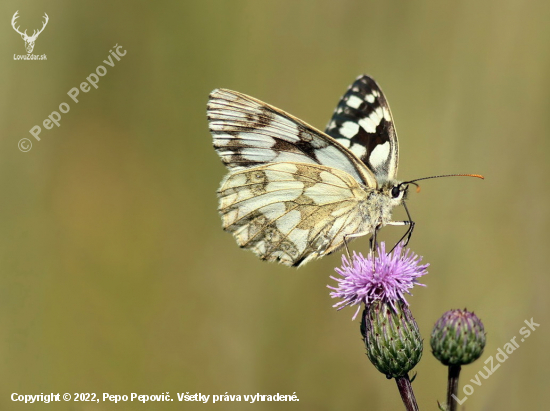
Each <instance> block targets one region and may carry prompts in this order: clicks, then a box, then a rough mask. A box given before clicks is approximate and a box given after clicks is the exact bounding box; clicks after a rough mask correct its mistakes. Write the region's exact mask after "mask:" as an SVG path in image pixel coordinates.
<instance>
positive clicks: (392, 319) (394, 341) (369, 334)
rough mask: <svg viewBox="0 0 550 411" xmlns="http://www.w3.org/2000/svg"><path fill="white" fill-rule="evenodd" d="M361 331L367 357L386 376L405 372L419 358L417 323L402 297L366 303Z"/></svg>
mask: <svg viewBox="0 0 550 411" xmlns="http://www.w3.org/2000/svg"><path fill="white" fill-rule="evenodd" d="M361 334H362V335H363V339H364V341H365V345H366V347H367V355H368V357H369V360H370V361H371V362H372V363H373V365H374V366H375V367H376V369H377V370H378V371H380V372H381V373H382V374H385V375H386V377H387V378H399V377H403V376H405V375H407V373H408V372H409V371H410V370H411V369H412V368H413V367H414V366H415V365H416V364H418V361H420V357H422V337H421V336H420V331H419V330H418V325H417V324H416V321H415V320H414V317H413V316H412V313H411V311H410V310H409V307H408V306H407V305H406V303H404V302H403V301H401V300H396V301H393V304H388V303H386V302H383V301H380V300H376V301H373V302H372V303H371V304H369V305H368V306H367V307H366V308H365V310H364V311H363V320H362V322H361Z"/></svg>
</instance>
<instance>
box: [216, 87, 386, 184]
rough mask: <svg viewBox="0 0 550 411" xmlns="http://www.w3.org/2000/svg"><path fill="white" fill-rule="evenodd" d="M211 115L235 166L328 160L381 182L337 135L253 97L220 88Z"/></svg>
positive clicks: (219, 145) (221, 147)
mask: <svg viewBox="0 0 550 411" xmlns="http://www.w3.org/2000/svg"><path fill="white" fill-rule="evenodd" d="M207 114H208V120H209V126H210V131H211V133H212V135H213V137H214V148H215V149H216V151H217V152H218V154H219V155H220V157H221V159H222V161H223V162H224V164H225V165H226V166H227V167H228V168H229V169H230V170H231V169H240V168H247V167H254V166H258V165H262V164H269V163H279V162H295V163H309V164H322V165H325V166H329V167H334V168H339V169H340V170H342V171H345V172H347V173H348V174H350V175H351V176H353V177H354V178H355V179H356V180H357V181H358V182H360V183H362V184H365V185H367V186H369V187H375V186H376V179H375V177H374V175H373V174H372V173H371V172H370V171H369V170H368V169H367V168H366V167H365V166H364V164H362V163H361V162H360V161H359V160H358V159H357V158H356V157H355V156H354V155H353V154H352V153H350V152H349V151H348V150H346V149H345V148H344V147H342V146H341V145H340V144H338V143H336V142H335V141H334V139H333V138H331V137H329V136H327V135H326V134H325V133H323V132H321V131H319V130H317V129H315V128H313V127H312V126H310V125H309V124H307V123H305V122H303V121H301V120H299V119H297V118H296V117H293V116H291V115H290V114H288V113H285V112H284V111H282V110H279V109H277V108H275V107H273V106H270V105H269V104H266V103H264V102H262V101H259V100H256V99H255V98H253V97H250V96H247V95H245V94H241V93H238V92H236V91H231V90H225V89H218V90H214V91H213V92H212V93H211V95H210V100H209V102H208V110H207Z"/></svg>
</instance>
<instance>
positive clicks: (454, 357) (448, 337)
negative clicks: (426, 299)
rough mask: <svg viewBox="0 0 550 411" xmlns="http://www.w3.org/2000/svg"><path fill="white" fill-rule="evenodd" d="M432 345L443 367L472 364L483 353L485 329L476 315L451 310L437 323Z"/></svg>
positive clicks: (464, 311)
mask: <svg viewBox="0 0 550 411" xmlns="http://www.w3.org/2000/svg"><path fill="white" fill-rule="evenodd" d="M430 344H431V346H432V353H433V355H434V356H435V358H437V359H438V360H439V361H441V363H443V365H466V364H470V363H471V362H474V361H475V360H477V359H478V358H479V357H480V356H481V354H482V353H483V349H484V348H485V329H484V328H483V323H482V322H481V320H480V319H479V318H478V317H477V316H476V315H475V314H474V313H472V312H468V311H466V310H465V309H464V310H450V311H447V312H446V313H445V314H443V315H442V316H441V318H440V319H439V320H437V322H436V323H435V325H434V329H433V331H432V337H431V339H430Z"/></svg>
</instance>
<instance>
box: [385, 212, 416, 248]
mask: <svg viewBox="0 0 550 411" xmlns="http://www.w3.org/2000/svg"><path fill="white" fill-rule="evenodd" d="M403 207H405V211H406V212H407V217H408V218H409V219H408V220H406V221H390V222H389V223H388V225H394V226H395V225H406V226H408V228H407V231H406V232H405V234H403V237H401V238H400V239H399V241H398V242H397V243H395V245H394V246H393V248H392V249H391V250H390V253H391V252H392V251H393V250H394V249H395V247H397V244H399V243H400V242H401V241H403V240H404V239H405V238H406V240H405V242H404V243H403V246H404V247H406V246H407V244H409V241H410V240H411V236H412V233H413V230H414V221H413V220H412V219H411V215H410V213H409V209H408V208H407V205H406V204H405V203H403Z"/></svg>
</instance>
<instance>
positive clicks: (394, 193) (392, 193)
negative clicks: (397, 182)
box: [391, 186, 401, 198]
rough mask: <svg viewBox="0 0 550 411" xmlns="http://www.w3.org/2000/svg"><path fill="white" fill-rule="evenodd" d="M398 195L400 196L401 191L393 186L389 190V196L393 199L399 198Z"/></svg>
mask: <svg viewBox="0 0 550 411" xmlns="http://www.w3.org/2000/svg"><path fill="white" fill-rule="evenodd" d="M400 194H401V190H400V189H399V186H395V187H393V188H392V189H391V196H392V197H393V198H397V197H399V195H400Z"/></svg>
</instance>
